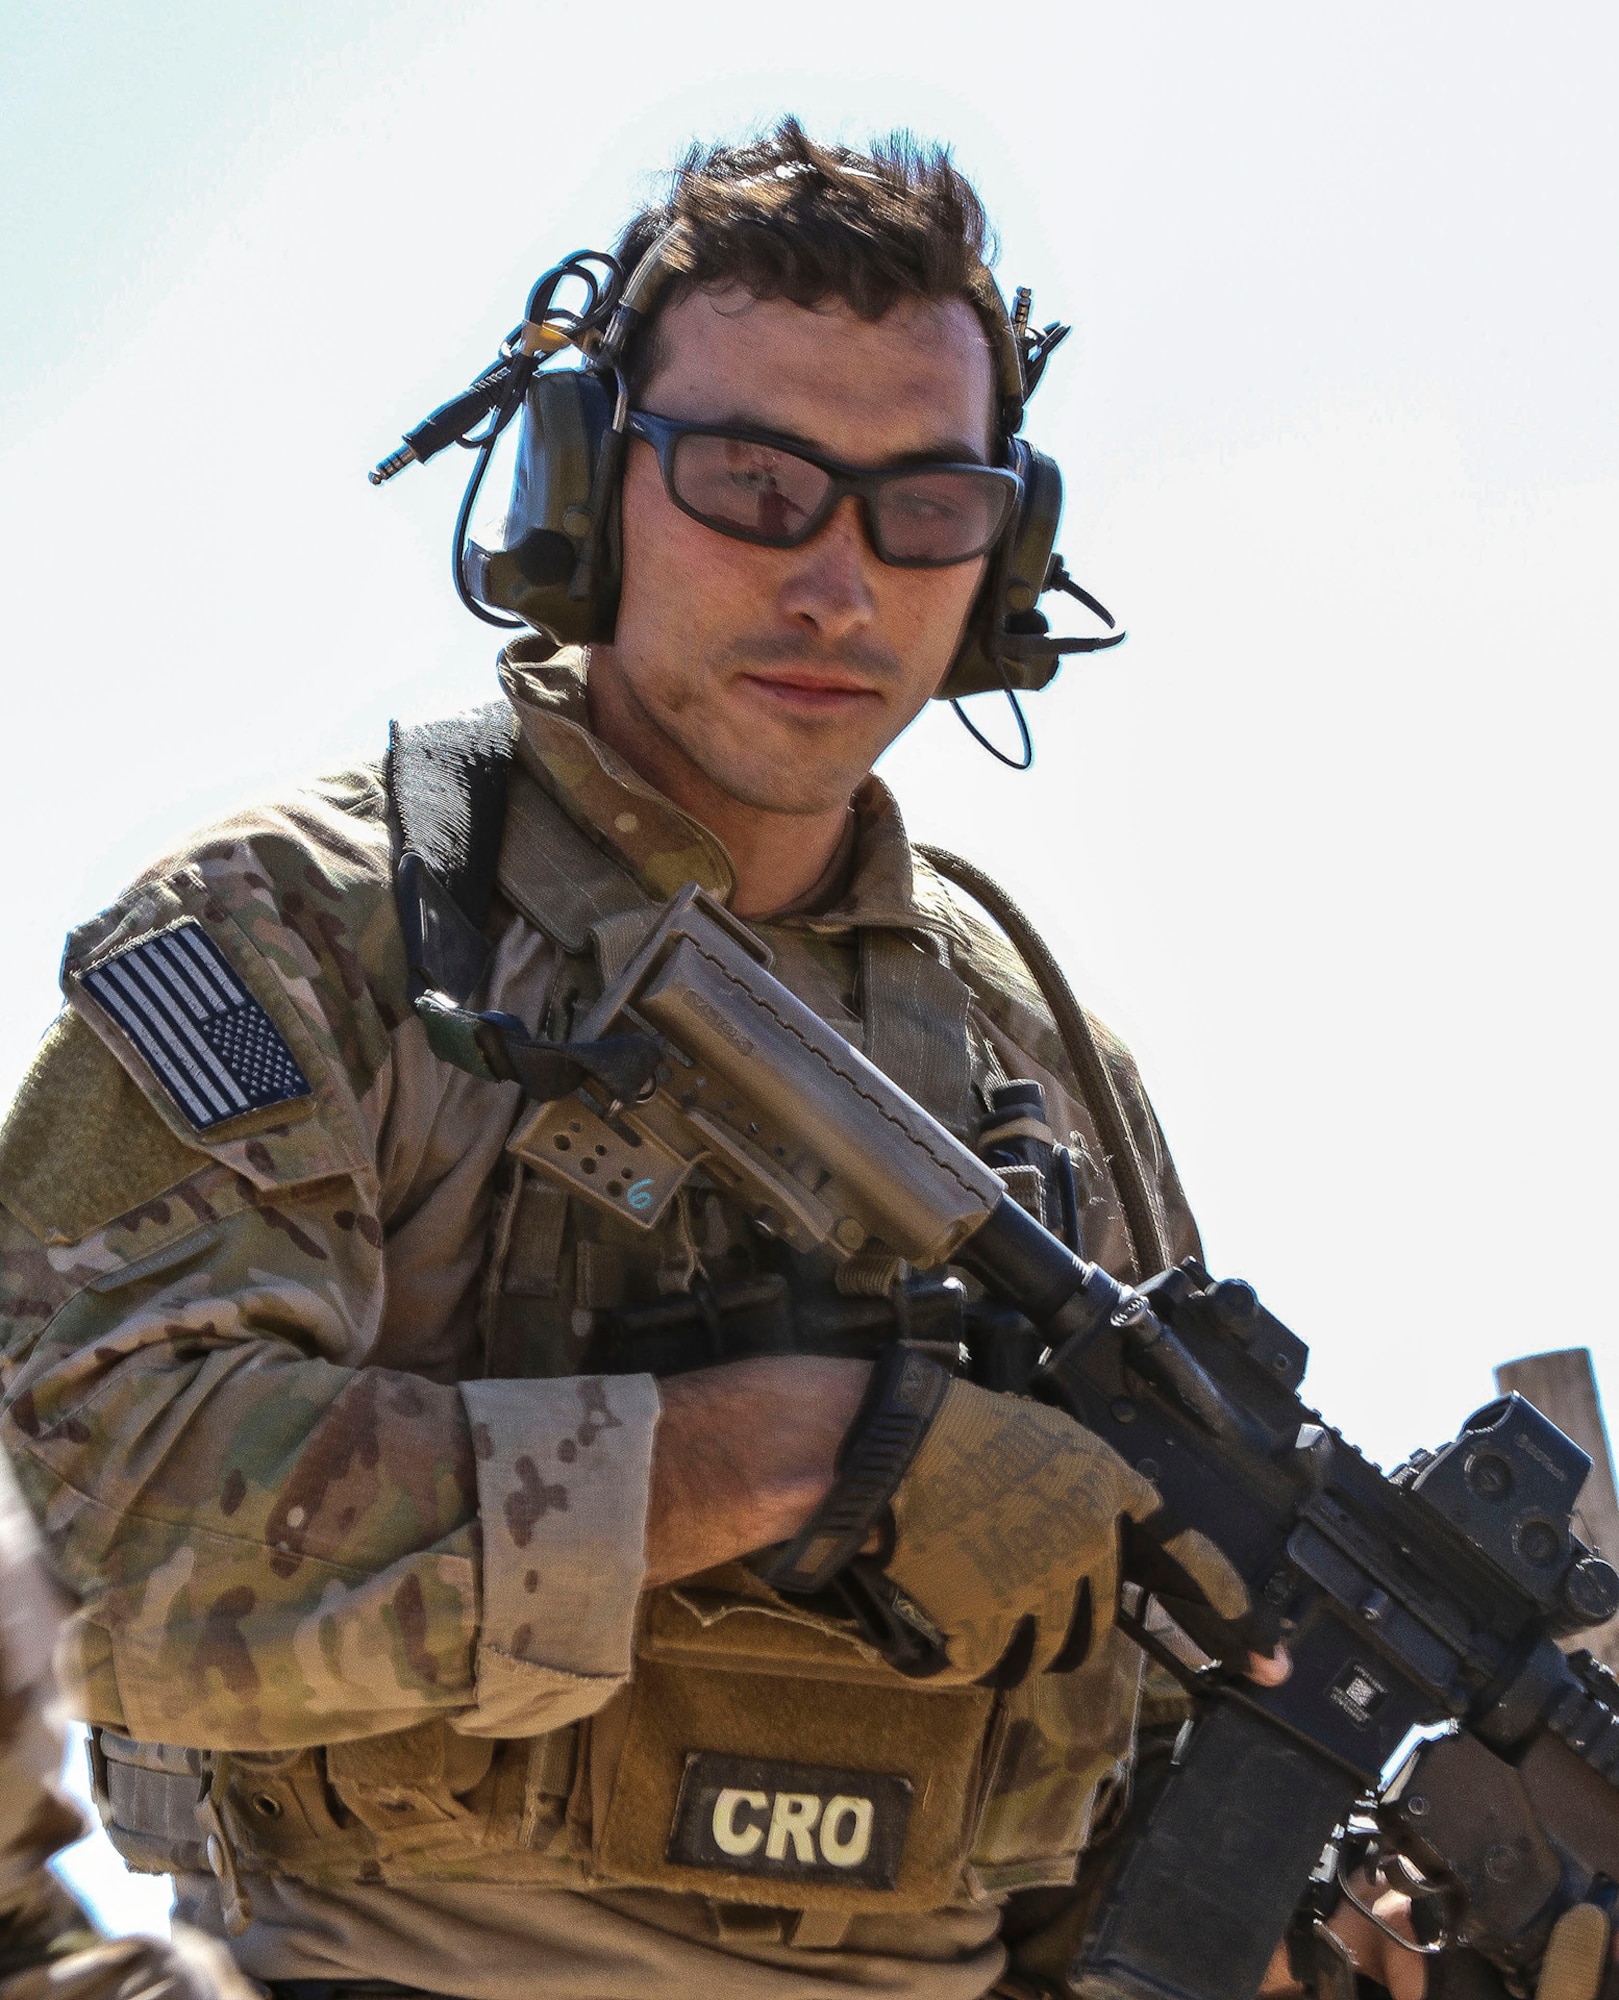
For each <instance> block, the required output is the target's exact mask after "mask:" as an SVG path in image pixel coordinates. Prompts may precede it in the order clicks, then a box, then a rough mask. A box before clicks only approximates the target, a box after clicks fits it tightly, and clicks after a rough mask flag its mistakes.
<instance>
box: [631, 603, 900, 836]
mask: <svg viewBox="0 0 1619 2000" xmlns="http://www.w3.org/2000/svg"><path fill="white" fill-rule="evenodd" d="M783 665H787V666H795V665H808V666H816V665H819V666H833V665H835V666H840V667H844V668H846V669H847V670H849V671H850V672H853V673H858V674H859V675H860V676H861V677H862V678H863V679H864V680H866V681H867V682H868V683H870V684H871V685H873V686H875V687H876V688H878V689H879V690H880V691H881V692H882V693H883V694H885V695H886V694H887V693H888V691H889V690H890V689H891V688H892V686H893V685H894V683H895V681H896V680H897V679H898V677H899V672H900V669H899V663H898V661H897V660H895V659H894V657H893V655H892V654H891V653H890V652H889V651H888V650H887V648H886V647H882V648H879V647H875V646H872V647H867V646H862V645H858V644H856V645H850V646H845V647H839V648H835V649H828V648H825V647H817V646H815V645H813V644H809V643H806V642H804V641H801V640H798V639H796V638H780V639H767V640H763V641H759V640H753V641H745V640H738V641H732V642H731V643H730V644H729V645H727V646H725V647H723V648H721V649H720V650H719V651H718V652H717V653H716V654H715V655H713V656H710V657H707V658H705V659H704V660H703V661H702V662H701V664H700V665H699V666H698V668H697V671H696V673H695V675H694V676H693V678H692V680H691V681H689V682H688V683H687V684H686V688H685V690H684V695H685V698H684V699H680V698H678V697H677V698H676V699H674V700H672V701H670V702H668V703H667V704H665V705H663V706H661V707H660V708H659V709H653V708H652V707H651V706H650V705H649V704H648V703H647V702H646V700H645V698H644V696H642V695H641V694H640V692H639V691H638V690H635V691H632V698H633V699H634V701H635V705H636V707H637V708H638V709H639V710H640V711H641V716H642V719H643V722H644V723H645V724H646V726H648V727H649V728H650V729H652V730H653V731H655V732H656V734H657V735H658V736H660V737H661V738H662V739H663V740H664V742H665V743H666V744H667V745H668V746H669V747H670V748H671V749H673V750H674V751H675V752H676V753H677V754H678V755H679V756H680V757H681V758H682V759H683V760H684V761H685V762H686V763H688V764H690V765H692V766H693V767H694V768H695V769H696V770H697V771H699V772H700V773H701V775H702V776H703V778H704V779H705V780H706V781H707V782H708V783H709V784H710V785H712V786H713V787H714V788H715V789H716V790H717V791H719V792H721V793H723V794H724V795H725V797H726V798H728V799H731V800H734V801H735V802H736V803H737V804H739V805H743V806H747V807H749V808H750V809H752V810H754V811H758V812H773V813H782V814H785V815H787V816H788V817H791V818H805V819H811V818H817V817H821V816H823V815H825V814H827V813H829V812H833V811H836V810H838V809H839V808H840V807H843V806H846V805H847V804H848V802H849V799H850V798H851V796H852V795H853V793H854V791H855V788H856V787H857V786H858V785H859V784H860V782H861V780H862V779H863V778H864V777H865V776H866V775H867V773H868V772H869V771H870V770H871V767H872V765H873V764H874V763H875V762H876V760H877V758H878V757H879V756H880V755H881V754H882V752H883V750H885V749H886V748H887V740H885V741H883V742H879V743H877V744H876V745H875V746H874V747H872V748H870V749H869V751H868V749H867V747H866V745H865V744H864V743H862V744H861V746H860V747H859V748H858V749H855V748H854V747H853V746H852V745H851V746H848V747H847V748H844V742H845V741H846V739H841V738H840V737H839V736H838V735H837V734H835V733H834V732H832V731H828V732H827V736H828V739H829V740H827V741H825V742H824V743H823V745H822V746H820V747H819V748H818V747H817V744H816V741H815V735H816V732H815V731H814V730H813V728H806V729H805V731H804V739H805V740H804V741H803V742H802V744H800V745H794V743H793V741H792V737H793V735H794V733H795V732H794V731H792V729H791V728H790V726H788V727H785V728H784V729H783V732H782V736H776V732H774V731H773V732H772V735H773V737H775V738H776V740H778V741H780V740H783V738H785V742H786V747H785V748H784V749H783V751H782V752H781V753H780V754H779V755H771V756H768V757H764V756H760V755H759V754H758V752H757V750H756V749H755V750H754V751H753V754H749V744H748V716H747V715H746V713H742V714H741V715H740V716H738V712H737V708H736V706H734V705H733V702H732V700H731V698H730V696H729V695H728V690H729V689H730V688H731V687H732V686H733V685H734V683H735V682H736V680H737V679H738V678H739V677H740V676H741V675H743V674H745V673H746V672H747V671H748V670H749V669H750V668H759V667H769V666H783ZM716 714H717V715H718V716H720V717H722V718H724V719H726V720H727V721H730V722H731V723H732V727H730V728H727V729H722V730H720V731H718V732H715V731H714V730H712V729H709V728H705V727H704V726H703V725H704V720H705V718H709V717H713V716H715V715H716ZM907 720H909V718H907ZM898 733H899V732H898V731H897V730H896V731H895V732H894V734H895V735H897V734H898ZM838 748H844V754H843V755H841V756H831V755H829V754H828V752H831V751H833V750H835V749H838Z"/></svg>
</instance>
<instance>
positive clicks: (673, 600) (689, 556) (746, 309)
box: [591, 290, 994, 814]
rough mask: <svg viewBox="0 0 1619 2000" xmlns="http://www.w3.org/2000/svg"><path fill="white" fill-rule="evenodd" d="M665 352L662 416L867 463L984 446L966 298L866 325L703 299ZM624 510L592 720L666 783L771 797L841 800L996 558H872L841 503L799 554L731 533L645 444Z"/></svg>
mask: <svg viewBox="0 0 1619 2000" xmlns="http://www.w3.org/2000/svg"><path fill="white" fill-rule="evenodd" d="M657 351H658V357H659V364H658V367H657V371H656V373H655V374H654V376H653V377H652V379H651V380H650V381H649V382H648V383H647V385H646V387H645V388H644V389H643V391H642V393H641V395H640V397H639V398H638V403H639V407H641V408H642V409H645V410H648V411H651V412H654V413H655V414H657V415H659V416H665V417H675V418H680V419H682V420H685V421H687V422H700V423H709V424H716V425H725V426H747V427H749V428H756V429H760V430H766V431H771V432H775V433H777V434H779V435H781V436H782V437H784V438H787V439H792V440H795V441H802V442H803V444H804V445H805V446H806V448H808V449H810V450H813V451H816V452H818V453H820V454H822V455H824V456H825V457H828V458H833V459H837V460H840V461H842V462H843V463H845V464H848V465H852V466H858V467H861V468H862V469H864V468H873V469H875V468H880V467H883V466H888V465H893V464H896V463H900V462H903V461H904V460H906V459H913V458H918V457H922V456H928V455H931V456H933V457H938V456H940V455H941V454H942V455H945V456H948V457H950V458H954V459H956V460H958V461H959V460H969V459H971V460H978V461H983V460H985V459H987V458H988V456H989V452H990V445H991V437H992V412H993V408H994V371H993V368H992V365H991V361H990V354H989V348H988V344H987V342H986V340H985V337H984V334H983V331H982V329H981V327H980V325H979V322H978V318H977V315H976V314H975V313H974V311H973V309H972V307H971V306H970V305H969V304H968V303H967V301H966V300H964V299H952V300H947V301H943V302H940V303H936V304H920V305H906V306H904V307H901V308H897V309H896V310H895V311H893V312H891V313H889V314H887V315H886V316H885V317H884V318H883V319H880V320H877V321H875V322H870V321H866V320H862V319H860V318H858V317H857V316H856V315H855V314H854V313H853V312H852V311H850V310H849V308H848V307H846V306H844V305H841V304H831V305H827V306H824V307H820V308H816V309H813V310H811V309H807V308H805V307H803V306H795V305H790V304H787V303H785V302H783V301H780V300H760V299H756V298H754V297H753V296H752V295H751V294H749V293H746V292H742V291H736V290H732V291H724V292H719V293H712V294H711V293H703V292H697V293H693V294H692V295H691V296H690V297H688V298H685V299H682V300H681V301H680V302H679V303H678V304H676V305H674V306H672V307H670V308H669V310H668V311H667V312H666V313H665V314H664V315H663V317H662V318H661V320H660V321H659V325H658V349H657ZM623 521H624V587H623V594H622V597H621V599H620V604H619V612H618V626H617V631H616V635H615V638H614V641H613V645H612V647H611V648H610V649H597V651H596V652H595V653H593V657H592V668H591V679H592V683H593V686H592V705H593V709H595V710H596V711H597V712H598V721H599V724H600V723H601V722H605V721H607V720H608V718H609V717H611V719H612V720H613V721H614V722H615V723H616V724H617V725H618V726H616V727H614V728H612V729H611V730H610V731H609V733H610V734H611V735H613V736H616V737H620V738H622V737H624V736H625V735H626V734H627V735H628V737H629V739H630V743H632V744H634V745H635V746H637V747H638V748H639V750H640V753H641V754H640V756H638V757H637V758H636V761H637V762H640V763H642V764H643V765H645V764H648V763H650V764H651V765H652V766H653V767H654V768H652V769H650V770H648V772H647V775H649V776H652V777H655V778H657V779H658V780H659V781H660V782H662V783H663V784H664V786H665V788H666V789H673V790H676V791H677V792H685V793H688V794H689V793H690V791H691V789H692V786H693V783H695V785H696V787H697V788H698V789H699V790H701V789H703V788H704V786H705V781H706V786H711V787H714V788H717V789H718V790H719V791H720V792H721V793H723V794H724V795H725V796H726V797H727V798H730V799H733V800H737V801H739V802H741V803H742V804H744V805H748V806H754V807H760V808H764V809H766V810H773V811H776V812H787V813H795V814H814V813H826V812H827V811H829V810H830V809H832V808H833V807H836V806H839V805H841V804H843V803H845V802H846V801H847V800H848V798H849V796H850V794H851V792H852V791H853V790H854V788H855V786H856V785H857V784H858V783H859V781H860V779H861V778H862V777H863V776H864V775H865V773H866V772H867V771H869V770H870V769H871V766H872V764H873V763H874V761H875V760H876V758H877V756H878V754H879V753H880V752H881V751H882V750H883V749H884V748H885V747H886V745H888V744H889V743H891V742H892V741H893V739H894V738H895V737H896V736H897V735H898V734H899V733H900V731H901V730H902V729H904V728H905V726H906V724H907V723H909V722H910V721H911V720H912V719H913V717H914V716H915V715H916V714H917V713H918V711H919V710H920V709H921V707H922V705H923V703H924V702H926V701H927V700H928V699H929V697H930V696H931V695H932V694H933V693H934V691H935V690H936V689H937V687H938V686H939V683H940V681H941V680H942V679H943V677H944V673H945V670H946V668H947V667H948V666H949V664H950V660H951V657H952V655H953V654H954V652H955V650H956V647H957V645H958V643H959V641H960V638H961V632H962V627H963V625H964V623H965V621H966V618H967V613H968V611H969V610H970V608H971V606H972V602H973V598H974V596H975V594H976V592H977V589H978V585H979V582H980V580H981V578H982V576H983V573H984V562H985V559H984V558H983V557H976V558H974V559H973V560H971V561H969V562H965V563H957V564H954V565H952V566H951V567H949V568H947V569H897V568H893V567H890V566H889V565H887V564H885V563H882V562H880V561H879V560H878V558H877V556H876V554H875V553H874V552H873V550H872V548H871V545H870V543H869V541H868V540H867V538H866V534H865V530H864V527H863V524H862V520H861V516H860V513H859V508H858V502H857V501H856V500H855V499H854V498H852V497H847V496H846V497H845V498H844V499H843V500H841V501H840V502H839V504H838V506H837V508H836V510H835V511H834V513H833V514H832V516H831V518H830V519H829V520H828V521H827V522H826V524H825V525H824V527H823V528H822V529H821V531H820V532H819V533H818V534H817V535H815V536H814V537H813V539H812V540H810V541H809V542H807V543H805V544H804V546H803V547H801V548H795V549H771V548H761V547H759V546H757V545H755V544H752V543H748V542H740V541H734V540H732V539H730V538H729V537H727V536H725V535H722V534H720V533H718V532H717V531H716V530H714V529H712V528H708V527H705V526H703V524H702V523H701V522H699V521H694V520H693V519H692V518H691V517H690V516H689V515H687V514H684V513H682V512H681V511H680V509H679V508H677V507H676V506H675V505H674V503H673V502H672V501H671V500H670V499H669V497H668V495H667V493H666V492H665V490H664V486H663V481H662V477H661V475H660V473H659V470H658V462H657V457H656V454H655V453H654V451H653V449H652V447H651V446H650V445H649V444H647V443H645V442H644V441H639V440H637V441H634V442H632V443H631V445H630V448H629V458H628V462H627V465H626V468H625V477H624V494H623ZM604 670H605V671H604ZM625 747H629V744H626V745H625ZM633 754H634V753H633V751H632V755H633Z"/></svg>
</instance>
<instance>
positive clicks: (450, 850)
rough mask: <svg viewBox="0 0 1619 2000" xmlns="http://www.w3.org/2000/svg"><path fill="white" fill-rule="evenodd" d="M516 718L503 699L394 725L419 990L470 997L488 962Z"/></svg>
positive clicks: (393, 766)
mask: <svg viewBox="0 0 1619 2000" xmlns="http://www.w3.org/2000/svg"><path fill="white" fill-rule="evenodd" d="M516 745H517V717H516V715H515V714H514V712H513V710H512V705H511V703H510V702H509V701H507V700H506V699H505V698H504V697H502V698H501V699H500V700H498V701H492V702H488V703H486V704H485V706H484V707H482V708H474V709H467V710H464V711H463V712H462V713H460V714H459V715H446V716H440V717H437V718H436V719H435V720H433V721H431V722H418V723H408V724H401V723H398V722H395V723H393V724H392V725H391V726H390V729H389V733H388V791H389V795H390V798H391V800H392V804H393V811H394V822H395V828H396V844H395V851H394V894H395V896H396V898H397V900H398V903H399V919H400V923H401V925H402V926H403V929H404V933H405V949H406V954H407V958H408V961H409V965H410V976H411V998H412V1000H415V999H416V998H417V997H418V996H419V995H420V994H421V993H423V992H429V991H430V992H434V993H442V994H444V995H446V996H447V997H448V998H449V999H451V1000H454V1001H457V1002H465V1001H466V1000H467V999H468V998H470V996H471V994H472V991H473V989H474V988H475V987H476V986H477V984H478V982H479V981H480V980H481V979H482V977H483V974H484V969H485V967H486V966H487V964H488V962H489V944H488V941H487V940H486V939H485V937H484V925H485V923H486V922H487V920H488V917H489V904H490V900H491V898H492V897H493V895H494V888H495V870H496V868H497V867H498V866H499V864H500V841H501V834H502V832H503V830H504V828H505V824H506V783H507V778H508V776H509V774H510V771H511V761H512V753H513V751H514V750H515V748H516Z"/></svg>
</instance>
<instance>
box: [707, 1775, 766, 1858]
mask: <svg viewBox="0 0 1619 2000" xmlns="http://www.w3.org/2000/svg"><path fill="white" fill-rule="evenodd" d="M769 1804H770V1800H769V1798H768V1796H767V1795H766V1794H765V1793H764V1792H743V1791H736V1790H734V1789H730V1788H727V1789H726V1790H725V1791H723V1792H721V1793H720V1795H719V1797H718V1798H717V1799H716V1800H715V1801H714V1822H713V1824H714V1845H715V1846H716V1847H717V1848H718V1849H719V1851H720V1852H721V1854H734V1855H736V1856H737V1857H738V1858H739V1859H740V1858H741V1857H742V1856H743V1855H745V1854H751V1853H752V1852H753V1851H754V1849H755V1848H756V1847H757V1846H758V1845H759V1843H760V1841H761V1840H763V1839H764V1837H765V1830H764V1828H763V1826H761V1825H759V1824H757V1823H755V1824H754V1825H751V1826H738V1825H737V1823H736V1816H737V1813H738V1811H739V1810H740V1809H741V1808H742V1807H743V1806H746V1807H747V1808H748V1810H749V1811H750V1812H763V1811H764V1810H765V1808H766V1807H767V1806H768V1805H769Z"/></svg>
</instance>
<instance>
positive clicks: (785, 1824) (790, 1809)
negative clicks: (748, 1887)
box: [765, 1792, 821, 1863]
mask: <svg viewBox="0 0 1619 2000" xmlns="http://www.w3.org/2000/svg"><path fill="white" fill-rule="evenodd" d="M820 1816H821V1801H820V1800H819V1798H817V1797H816V1795H815V1793H814V1792H777V1794H776V1803H775V1804H774V1806H772V1807H771V1810H770V1834H769V1837H768V1838H767V1839H766V1841H765V1859H766V1860H767V1861H785V1860H786V1858H787V1843H788V1841H789V1840H790V1841H791V1842H792V1843H793V1859H794V1860H795V1861H802V1862H808V1863H813V1862H814V1860H815V1843H814V1841H813V1840H811V1838H810V1835H811V1834H812V1833H814V1831H815V1822H816V1821H817V1820H818V1819H819V1818H820Z"/></svg>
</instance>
